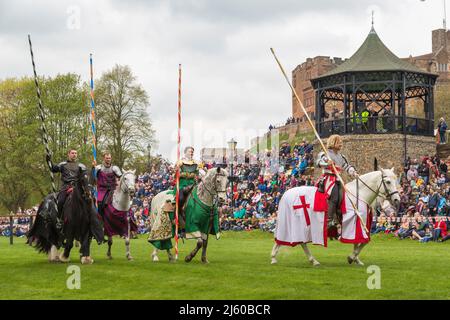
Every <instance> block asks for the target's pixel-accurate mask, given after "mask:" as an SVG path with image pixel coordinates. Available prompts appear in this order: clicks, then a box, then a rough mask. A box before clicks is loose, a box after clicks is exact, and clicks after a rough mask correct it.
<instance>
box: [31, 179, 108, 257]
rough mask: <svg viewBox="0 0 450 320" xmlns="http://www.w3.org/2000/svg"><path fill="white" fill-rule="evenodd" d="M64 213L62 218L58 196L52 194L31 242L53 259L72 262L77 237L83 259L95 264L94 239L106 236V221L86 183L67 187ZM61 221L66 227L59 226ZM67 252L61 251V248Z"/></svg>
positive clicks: (33, 229)
mask: <svg viewBox="0 0 450 320" xmlns="http://www.w3.org/2000/svg"><path fill="white" fill-rule="evenodd" d="M60 192H68V195H67V198H66V201H65V203H64V206H63V210H62V217H61V218H59V219H58V211H57V210H58V209H57V206H56V204H55V202H54V199H55V196H54V195H53V194H49V195H48V196H46V197H45V198H44V200H43V201H42V203H41V205H40V206H39V209H38V212H37V215H36V220H35V221H34V223H33V226H32V227H31V229H30V231H29V232H28V234H27V237H28V241H27V243H28V244H29V245H34V247H35V248H36V249H37V250H38V251H39V252H45V253H47V254H49V261H50V262H68V261H69V255H70V250H71V249H72V247H73V242H74V240H77V241H79V242H80V244H81V247H80V256H81V263H83V264H91V263H93V262H94V260H93V259H92V258H91V257H90V244H91V239H92V237H94V238H95V239H96V240H97V242H98V244H101V243H102V242H103V241H104V240H103V239H104V234H103V225H102V222H101V219H100V217H99V216H98V214H97V212H96V210H95V207H94V205H93V200H92V197H91V196H90V193H89V191H88V190H86V188H85V187H84V184H83V183H82V182H81V181H78V182H76V183H75V184H74V186H73V187H72V188H70V189H68V190H67V191H64V190H63V191H60ZM58 224H60V225H61V226H62V227H58ZM61 247H62V248H64V252H62V253H61V254H60V255H58V250H59V249H60V248H61Z"/></svg>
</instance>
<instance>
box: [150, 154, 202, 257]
mask: <svg viewBox="0 0 450 320" xmlns="http://www.w3.org/2000/svg"><path fill="white" fill-rule="evenodd" d="M193 158H194V148H193V147H186V148H185V149H184V157H183V158H182V159H181V160H180V161H178V162H177V164H176V165H175V172H177V171H178V170H180V181H179V188H180V194H179V211H178V220H179V221H178V226H179V232H180V231H181V233H182V232H183V229H184V224H185V219H184V215H183V214H182V212H181V211H182V206H183V204H184V202H185V201H186V198H187V197H188V195H189V193H190V191H191V190H192V187H193V186H194V185H195V183H196V181H197V178H198V177H199V169H201V168H202V167H203V166H202V164H200V163H198V162H197V161H195V160H194V159H193ZM176 192H177V185H176V184H175V186H174V188H173V190H171V191H169V192H168V194H172V195H173V197H174V198H173V202H172V204H171V203H170V202H169V203H166V204H165V206H164V208H163V211H164V212H166V213H167V214H168V216H169V219H170V221H171V223H172V237H174V236H175V201H176ZM151 242H152V244H153V245H154V246H155V247H156V248H158V249H160V250H167V249H171V248H172V242H171V240H170V239H167V240H156V241H155V240H152V241H151Z"/></svg>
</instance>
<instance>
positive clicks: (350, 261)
mask: <svg viewBox="0 0 450 320" xmlns="http://www.w3.org/2000/svg"><path fill="white" fill-rule="evenodd" d="M347 261H348V264H352V263H353V262H355V260H354V259H353V258H352V257H350V256H348V257H347Z"/></svg>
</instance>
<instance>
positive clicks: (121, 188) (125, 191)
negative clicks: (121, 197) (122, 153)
mask: <svg viewBox="0 0 450 320" xmlns="http://www.w3.org/2000/svg"><path fill="white" fill-rule="evenodd" d="M127 174H133V173H132V172H125V173H124V174H123V175H122V177H121V179H120V190H121V191H122V192H123V193H125V194H128V193H129V190H123V187H122V185H123V184H124V183H123V182H122V179H123V178H124V177H125V176H126V175H127ZM124 181H125V179H124ZM127 189H128V187H127Z"/></svg>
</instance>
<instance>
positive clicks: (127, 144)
mask: <svg viewBox="0 0 450 320" xmlns="http://www.w3.org/2000/svg"><path fill="white" fill-rule="evenodd" d="M95 103H96V120H97V122H96V125H97V142H98V145H99V147H100V148H101V149H102V150H108V151H110V152H111V154H112V156H113V159H114V162H115V163H116V164H117V165H118V166H120V167H123V165H124V164H125V163H126V161H127V159H131V155H133V154H135V153H139V154H145V151H146V146H147V145H148V144H149V143H150V144H153V143H154V138H153V137H154V130H153V129H152V125H151V122H150V118H149V115H148V113H147V111H146V108H147V107H148V105H149V97H148V95H147V93H146V92H145V90H144V89H143V88H142V86H141V85H140V84H138V83H137V82H136V77H135V76H134V75H133V74H132V72H131V69H130V67H128V66H120V65H116V66H115V67H114V68H113V69H112V70H110V71H107V72H105V73H104V74H103V75H102V76H101V78H100V80H99V81H98V84H97V86H96V91H95Z"/></svg>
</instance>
